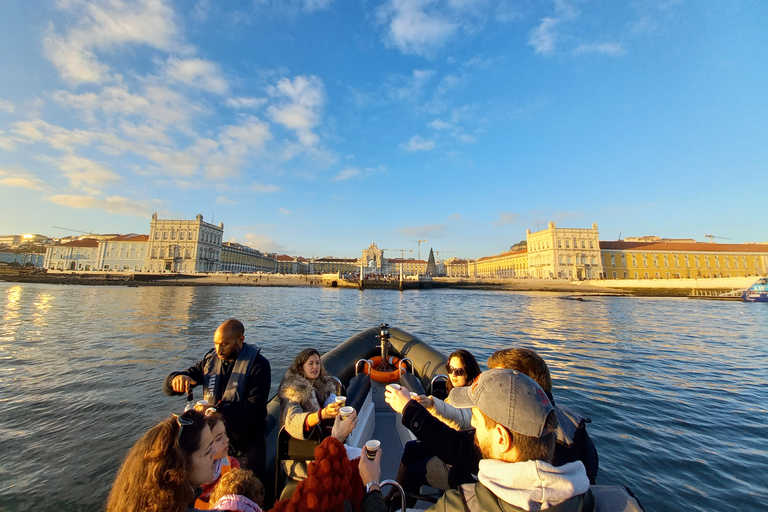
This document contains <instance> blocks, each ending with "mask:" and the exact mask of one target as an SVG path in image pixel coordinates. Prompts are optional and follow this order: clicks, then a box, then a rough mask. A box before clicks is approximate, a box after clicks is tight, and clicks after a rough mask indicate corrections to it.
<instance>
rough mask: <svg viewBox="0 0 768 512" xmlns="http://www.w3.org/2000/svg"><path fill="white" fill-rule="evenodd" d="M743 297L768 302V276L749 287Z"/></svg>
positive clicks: (750, 300) (751, 300)
mask: <svg viewBox="0 0 768 512" xmlns="http://www.w3.org/2000/svg"><path fill="white" fill-rule="evenodd" d="M742 298H743V299H744V300H745V301H747V302H768V277H761V278H760V279H758V280H757V282H756V283H755V284H753V285H752V286H750V287H749V288H747V289H746V290H745V291H744V293H743V295H742Z"/></svg>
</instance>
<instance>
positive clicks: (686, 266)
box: [685, 254, 691, 268]
mask: <svg viewBox="0 0 768 512" xmlns="http://www.w3.org/2000/svg"><path fill="white" fill-rule="evenodd" d="M690 266H691V264H690V263H689V262H688V255H687V254H686V255H685V268H689V267H690Z"/></svg>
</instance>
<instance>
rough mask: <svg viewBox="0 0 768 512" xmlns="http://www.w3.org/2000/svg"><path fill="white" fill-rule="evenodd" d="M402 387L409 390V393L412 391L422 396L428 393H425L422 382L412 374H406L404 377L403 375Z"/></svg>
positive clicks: (401, 379)
mask: <svg viewBox="0 0 768 512" xmlns="http://www.w3.org/2000/svg"><path fill="white" fill-rule="evenodd" d="M400 385H401V386H403V387H404V388H407V389H408V391H412V392H414V393H418V394H420V395H425V394H426V392H425V391H424V386H422V385H421V380H419V379H418V378H417V377H416V376H415V375H414V374H412V373H404V374H403V375H401V376H400Z"/></svg>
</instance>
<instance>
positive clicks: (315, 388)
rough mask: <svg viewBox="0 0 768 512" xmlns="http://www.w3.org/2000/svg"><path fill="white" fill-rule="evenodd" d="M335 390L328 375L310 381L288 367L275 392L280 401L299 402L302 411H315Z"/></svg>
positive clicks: (334, 385) (333, 382)
mask: <svg viewBox="0 0 768 512" xmlns="http://www.w3.org/2000/svg"><path fill="white" fill-rule="evenodd" d="M335 392H336V381H335V380H334V379H333V378H332V377H331V376H330V375H325V376H324V377H320V378H317V379H315V382H313V383H310V382H309V380H307V378H306V377H304V376H303V375H299V374H297V373H296V372H294V371H293V370H291V369H290V368H289V369H288V371H286V372H285V376H284V377H283V381H282V382H281V383H280V388H279V389H278V391H277V394H278V396H279V397H280V401H288V402H295V403H297V404H301V406H302V407H301V408H302V410H304V412H317V411H318V410H320V405H321V404H322V403H323V402H324V401H325V399H326V398H328V397H329V396H331V393H335Z"/></svg>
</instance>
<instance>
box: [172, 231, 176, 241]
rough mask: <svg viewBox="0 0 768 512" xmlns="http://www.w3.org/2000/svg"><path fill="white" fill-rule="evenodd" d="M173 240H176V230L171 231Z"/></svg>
mask: <svg viewBox="0 0 768 512" xmlns="http://www.w3.org/2000/svg"><path fill="white" fill-rule="evenodd" d="M171 240H176V230H175V229H174V230H173V231H171Z"/></svg>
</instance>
